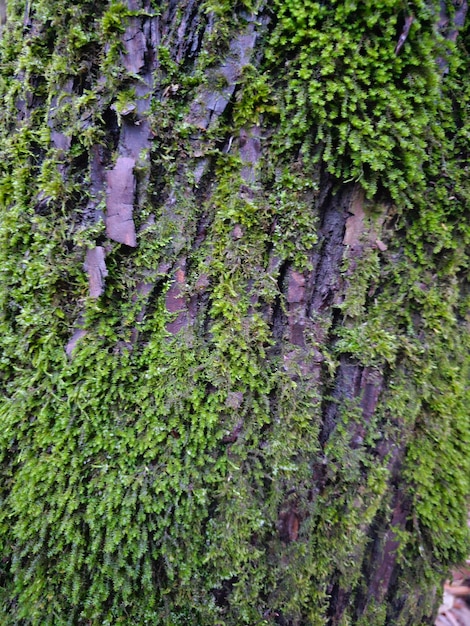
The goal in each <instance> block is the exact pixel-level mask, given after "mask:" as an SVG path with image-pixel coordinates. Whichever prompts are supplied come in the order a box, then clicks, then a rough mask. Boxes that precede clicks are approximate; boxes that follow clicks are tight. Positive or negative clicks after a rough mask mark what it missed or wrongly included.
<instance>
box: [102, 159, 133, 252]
mask: <svg viewBox="0 0 470 626" xmlns="http://www.w3.org/2000/svg"><path fill="white" fill-rule="evenodd" d="M134 165H135V159H131V158H130V157H119V158H118V159H117V161H116V165H115V166H114V168H113V169H112V170H110V171H109V172H108V173H107V176H106V178H107V189H106V220H105V221H106V234H107V235H108V237H109V238H110V239H112V240H113V241H117V242H118V243H124V244H125V245H126V246H131V247H132V248H135V247H136V246H137V239H136V232H135V224H134V220H133V218H132V213H133V210H134V195H135V176H134V171H133V170H134Z"/></svg>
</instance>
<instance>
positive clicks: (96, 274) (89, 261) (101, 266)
mask: <svg viewBox="0 0 470 626" xmlns="http://www.w3.org/2000/svg"><path fill="white" fill-rule="evenodd" d="M85 271H86V272H87V273H88V281H89V285H90V294H89V295H90V297H91V298H99V297H100V296H101V294H102V293H103V291H104V286H105V278H106V276H107V275H108V270H107V269H106V263H105V253H104V248H103V247H102V246H96V248H91V249H90V250H87V252H86V257H85Z"/></svg>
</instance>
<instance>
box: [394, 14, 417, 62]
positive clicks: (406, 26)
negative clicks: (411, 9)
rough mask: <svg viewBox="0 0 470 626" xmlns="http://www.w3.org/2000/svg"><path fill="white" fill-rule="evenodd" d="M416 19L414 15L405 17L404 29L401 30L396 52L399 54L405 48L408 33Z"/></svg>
mask: <svg viewBox="0 0 470 626" xmlns="http://www.w3.org/2000/svg"><path fill="white" fill-rule="evenodd" d="M414 19H415V18H414V17H413V16H412V15H409V16H408V17H407V18H405V23H404V24H403V29H402V31H401V35H400V37H399V38H398V43H397V45H396V48H395V54H398V53H399V52H400V50H401V49H402V48H403V44H404V43H405V41H406V39H407V37H408V33H409V32H410V27H411V24H412V23H413V20H414Z"/></svg>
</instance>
